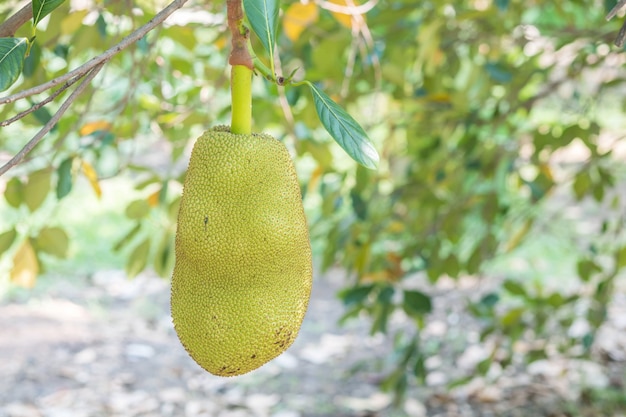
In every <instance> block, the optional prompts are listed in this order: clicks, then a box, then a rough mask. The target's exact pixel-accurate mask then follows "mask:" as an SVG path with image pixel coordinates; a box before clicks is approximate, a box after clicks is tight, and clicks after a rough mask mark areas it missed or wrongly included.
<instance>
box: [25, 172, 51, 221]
mask: <svg viewBox="0 0 626 417" xmlns="http://www.w3.org/2000/svg"><path fill="white" fill-rule="evenodd" d="M51 174H52V171H50V170H49V169H47V168H44V169H40V170H39V171H35V172H33V173H32V174H30V176H29V177H28V182H27V183H26V185H25V186H24V202H25V203H26V205H27V206H28V209H29V210H30V211H35V210H37V209H38V208H39V207H40V206H41V204H42V203H43V202H44V200H45V199H46V197H47V196H48V192H50V177H51Z"/></svg>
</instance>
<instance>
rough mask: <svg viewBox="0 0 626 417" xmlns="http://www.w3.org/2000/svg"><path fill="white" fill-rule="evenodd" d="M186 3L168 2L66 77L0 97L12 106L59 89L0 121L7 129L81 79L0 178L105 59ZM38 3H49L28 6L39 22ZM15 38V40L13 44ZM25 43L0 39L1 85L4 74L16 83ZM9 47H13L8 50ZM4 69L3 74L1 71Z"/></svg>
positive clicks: (180, 0) (179, 0)
mask: <svg viewBox="0 0 626 417" xmlns="http://www.w3.org/2000/svg"><path fill="white" fill-rule="evenodd" d="M186 2H187V0H174V1H172V2H171V3H170V4H169V5H168V6H167V7H166V8H164V9H163V10H161V11H160V12H159V13H158V14H156V15H155V16H154V17H153V18H152V19H150V21H148V22H147V23H146V24H145V25H143V26H141V27H140V28H138V29H137V30H135V31H134V32H132V33H131V34H129V35H128V36H126V37H125V38H124V39H122V40H121V41H120V42H119V43H117V44H116V45H114V46H112V47H111V48H109V49H107V50H106V51H104V52H103V53H102V54H100V55H98V56H96V57H94V58H92V59H91V60H89V61H87V62H86V63H85V64H83V65H81V66H79V67H78V68H76V69H74V70H72V71H70V72H68V73H66V74H63V75H61V76H59V77H57V78H54V79H52V80H50V81H48V82H46V83H43V84H40V85H38V86H35V87H33V88H30V89H28V90H24V91H20V92H18V93H15V94H12V95H8V96H5V97H1V98H0V104H8V103H12V102H15V101H18V100H21V99H24V98H27V97H30V96H33V95H35V94H39V93H42V92H44V91H47V90H50V89H52V88H54V87H57V86H60V87H59V88H58V89H57V90H56V91H54V92H53V93H52V94H51V95H50V96H49V97H47V98H46V99H44V100H42V101H41V102H39V103H36V104H34V105H33V106H31V107H30V108H29V109H27V110H25V111H23V112H21V113H20V114H18V115H16V116H14V117H12V118H10V119H7V120H5V121H3V122H0V126H7V125H9V124H11V123H13V122H15V121H17V120H19V119H21V118H22V117H24V116H26V115H28V114H30V113H32V112H34V111H36V110H37V109H39V108H41V107H43V106H44V105H46V104H48V103H49V102H51V101H53V100H54V99H55V98H57V97H58V96H59V95H61V94H62V93H63V92H64V91H65V90H67V89H68V88H70V87H71V86H72V85H74V84H75V83H77V82H78V81H80V80H81V79H83V82H82V83H81V84H80V85H79V86H78V87H77V88H76V89H75V90H74V91H73V92H72V94H70V96H69V97H68V98H67V99H66V101H65V102H64V103H63V104H62V105H61V107H60V108H59V109H58V110H57V112H56V113H55V114H54V116H53V117H52V118H51V119H50V120H49V121H48V123H46V125H44V126H43V127H42V128H41V130H40V131H39V132H38V133H37V134H36V135H35V136H34V137H33V138H32V139H31V140H30V141H29V142H28V143H27V144H26V145H25V146H24V148H22V150H21V151H19V152H18V153H17V154H16V155H15V156H14V157H13V158H11V159H10V160H9V161H8V162H7V163H5V164H4V165H3V166H1V167H0V176H1V175H3V174H4V173H6V172H7V171H8V170H9V169H11V168H12V167H14V166H15V165H17V164H19V163H20V162H21V161H22V160H23V159H24V158H25V157H26V155H27V154H28V152H30V151H31V150H32V149H33V148H34V147H35V146H36V145H37V143H39V142H40V141H41V139H43V137H44V136H45V135H46V134H47V133H48V132H49V131H50V130H51V129H52V128H53V127H54V126H55V125H56V123H57V122H58V121H59V120H60V118H61V116H63V113H65V111H66V110H67V109H68V108H69V106H70V105H71V104H72V103H73V102H74V101H75V100H76V99H77V98H78V96H79V95H80V93H81V92H83V91H84V89H85V88H86V86H87V84H88V83H89V81H91V80H92V79H93V78H94V77H95V76H96V75H97V74H98V72H99V71H100V69H102V67H103V65H104V64H105V63H106V62H107V61H108V60H110V59H111V58H112V57H113V56H115V55H117V54H118V53H120V52H121V51H123V50H124V49H126V48H128V47H129V46H130V45H132V44H134V43H135V42H137V41H138V40H140V39H141V38H143V37H144V36H145V35H146V34H147V33H148V32H150V31H151V30H153V29H154V28H155V27H157V26H158V25H160V24H161V23H163V22H164V21H165V19H167V18H168V16H170V15H171V14H172V13H173V12H174V11H176V10H178V9H180V8H181V7H182V6H183V5H184V4H185V3H186ZM57 3H58V4H56V7H58V6H59V5H60V2H57ZM41 4H44V5H45V4H50V2H48V3H46V2H45V1H41V0H40V1H34V2H33V3H32V5H31V13H32V16H38V17H39V20H41V18H42V17H43V16H42V15H43V12H41V10H39V12H38V13H35V11H37V10H38V7H39V8H41V7H42V6H41ZM22 10H24V9H22ZM22 10H20V11H19V12H18V13H16V15H14V16H13V17H11V18H9V19H8V20H7V22H9V21H11V20H12V19H13V23H11V24H10V25H6V22H5V24H3V25H0V30H3V28H4V30H8V29H7V28H13V27H14V25H15V24H16V23H15V22H21V20H22V19H23V16H25V15H27V14H24V13H23V12H22ZM45 11H47V12H48V13H50V12H51V11H52V10H48V9H46V10H45ZM18 15H19V16H21V17H20V18H19V19H17V18H15V19H14V17H15V16H18ZM27 20H28V19H27ZM39 20H37V21H36V22H35V17H33V25H34V26H35V25H36V23H38V22H39ZM23 23H24V22H22V24H23ZM15 39H18V41H15ZM26 42H29V41H28V40H25V39H21V40H20V39H19V38H0V58H2V59H0V62H2V65H3V66H2V67H1V68H0V74H2V76H1V77H0V84H2V78H4V77H5V75H6V76H7V78H14V80H13V81H12V82H11V84H12V83H13V82H15V80H17V78H18V77H19V74H20V73H21V71H22V67H23V64H24V59H25V56H26V50H27V48H26ZM22 43H24V47H23V49H22V50H18V51H17V52H14V50H15V45H16V44H19V45H22ZM11 45H13V48H11ZM19 53H22V55H21V56H20V55H19ZM7 56H10V57H11V59H10V60H9V64H5V62H7V61H6V57H7ZM16 60H19V62H18V63H17V64H16V65H17V68H16V67H15V64H14V63H15V62H16ZM4 65H8V66H7V68H4ZM5 70H6V71H7V72H5ZM14 72H15V73H14ZM7 88H8V87H7Z"/></svg>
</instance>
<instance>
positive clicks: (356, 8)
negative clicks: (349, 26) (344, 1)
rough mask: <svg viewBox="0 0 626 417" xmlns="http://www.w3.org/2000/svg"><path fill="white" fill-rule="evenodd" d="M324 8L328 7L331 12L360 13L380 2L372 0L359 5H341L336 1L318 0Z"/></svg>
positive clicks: (367, 10)
mask: <svg viewBox="0 0 626 417" xmlns="http://www.w3.org/2000/svg"><path fill="white" fill-rule="evenodd" d="M317 3H318V5H319V6H321V7H322V9H326V10H328V11H330V12H335V13H341V14H347V15H352V16H354V15H360V14H365V13H367V12H369V11H370V10H372V9H373V8H374V7H376V5H377V4H378V0H370V1H368V2H367V3H364V4H359V5H356V4H354V5H351V6H350V5H349V6H341V5H338V4H335V3H331V2H329V1H318V2H317Z"/></svg>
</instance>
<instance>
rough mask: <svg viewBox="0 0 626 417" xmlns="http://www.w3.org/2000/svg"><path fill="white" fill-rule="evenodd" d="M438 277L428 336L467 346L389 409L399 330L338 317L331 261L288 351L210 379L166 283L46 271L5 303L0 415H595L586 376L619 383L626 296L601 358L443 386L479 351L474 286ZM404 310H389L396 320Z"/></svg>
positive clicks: (337, 276) (338, 278) (0, 332)
mask: <svg viewBox="0 0 626 417" xmlns="http://www.w3.org/2000/svg"><path fill="white" fill-rule="evenodd" d="M440 284H441V287H439V288H438V289H436V290H437V291H435V292H434V293H433V294H434V302H435V311H434V313H433V314H432V316H431V317H430V318H429V321H428V325H427V326H426V328H425V329H424V332H426V334H430V335H432V338H433V340H435V339H437V338H439V339H441V340H444V339H445V340H451V339H450V337H451V335H456V336H454V337H455V338H456V339H458V340H461V341H462V342H464V343H465V345H466V346H467V347H466V348H464V351H463V352H462V354H461V355H460V356H457V357H450V358H448V357H446V356H445V355H444V354H443V353H442V355H440V356H439V357H437V356H435V357H434V358H431V359H429V361H428V362H427V367H428V368H429V370H430V373H429V377H428V378H427V379H426V384H425V385H417V384H412V385H410V387H409V391H408V394H407V397H406V399H405V400H404V401H402V402H401V404H400V406H399V407H398V408H393V407H392V406H391V402H392V399H393V396H392V395H391V394H390V393H386V392H382V391H381V390H380V387H379V383H380V381H381V380H382V379H383V378H384V375H385V372H388V371H389V369H390V368H388V367H387V368H386V366H388V364H390V363H392V360H393V357H392V355H393V353H392V352H393V349H392V341H391V338H385V337H383V336H382V335H374V336H372V335H370V334H369V326H370V324H371V322H370V321H369V319H367V318H366V317H360V318H356V319H354V320H352V321H349V322H348V323H347V324H346V325H344V326H339V325H338V320H339V318H340V317H341V315H342V314H343V313H344V312H345V309H344V307H343V306H342V304H341V301H340V300H339V299H338V298H337V296H336V292H337V290H338V289H339V288H340V287H341V286H342V285H345V277H343V276H342V274H341V273H338V272H336V271H335V272H332V273H330V274H328V275H326V276H324V277H319V278H317V279H316V281H315V285H314V290H313V295H312V299H311V303H310V308H309V311H308V313H307V317H306V319H305V322H304V325H303V327H302V330H301V333H300V335H299V337H298V339H297V340H296V342H295V343H294V345H293V346H292V347H291V348H290V349H289V350H288V351H287V353H285V354H283V355H282V356H280V357H279V358H277V359H276V360H274V361H272V362H270V363H268V364H267V365H265V366H263V367H262V368H260V369H259V370H257V371H254V372H252V373H249V374H247V375H243V376H240V377H235V378H220V377H215V376H212V375H209V374H208V373H206V372H205V371H203V370H202V369H201V368H200V367H199V366H198V365H196V364H195V363H194V362H193V360H191V359H190V358H189V356H188V355H187V353H186V352H185V351H184V349H183V348H182V346H181V345H180V344H179V342H178V339H177V337H176V335H175V333H174V330H173V328H172V324H171V320H170V317H169V283H168V281H167V280H163V279H160V278H157V277H154V276H151V275H150V274H144V275H141V276H139V277H138V278H136V279H134V280H128V279H127V278H126V277H125V275H124V273H123V272H121V271H102V272H99V273H97V274H95V275H93V276H89V277H84V278H75V277H74V278H71V279H70V278H67V277H46V278H45V280H44V281H43V282H40V284H39V285H38V287H37V288H36V289H35V290H33V291H28V292H26V291H17V292H16V291H13V292H12V293H11V294H10V295H9V297H8V298H7V299H5V300H4V301H3V302H2V303H1V304H0V417H39V416H42V417H43V416H45V417H53V416H54V417H57V416H58V417H61V416H68V417H82V416H84V417H92V416H93V417H96V416H98V417H99V416H125V417H132V416H146V417H147V416H185V417H195V416H207V417H208V416H211V417H212V416H215V417H247V416H254V417H262V416H268V417H270V416H271V417H331V416H333V417H342V416H345V417H347V416H355V417H357V416H361V417H365V416H411V417H425V416H430V417H441V416H485V417H487V416H511V417H513V416H553V417H556V416H577V415H601V414H593V413H594V411H593V410H597V408H594V404H587V405H581V404H584V402H581V401H580V394H581V393H583V386H598V387H600V388H607V387H609V388H610V387H615V386H618V387H619V384H623V381H624V366H623V364H624V360H626V338H625V337H624V333H626V320H625V317H626V298H623V299H619V300H617V302H616V304H615V307H614V308H613V309H612V313H611V317H612V319H611V322H612V325H611V326H612V327H610V328H609V329H608V333H607V334H609V335H612V336H610V337H608V339H606V340H609V341H608V342H606V343H605V345H606V346H605V347H604V348H603V349H604V350H602V349H601V350H599V353H598V357H597V360H596V361H582V362H581V361H567V360H564V359H563V360H561V359H559V358H558V357H553V358H551V360H549V361H543V362H541V364H540V365H535V367H534V368H530V367H529V368H523V369H521V370H520V369H512V370H505V371H502V372H500V373H499V374H498V376H497V378H495V377H488V378H477V379H476V380H475V381H472V382H470V383H469V384H468V385H466V386H463V387H460V388H458V389H455V390H449V389H447V388H446V387H445V382H446V381H448V382H449V378H450V375H452V374H454V373H456V372H458V371H460V370H463V369H467V370H471V369H472V367H474V366H475V363H476V362H477V361H479V360H481V359H482V358H483V357H484V354H485V352H484V351H483V350H481V349H483V348H481V345H480V344H479V343H478V341H477V340H476V334H477V333H476V331H475V330H474V329H473V328H472V326H473V324H472V323H468V322H466V321H465V320H464V319H459V315H460V314H463V310H462V305H463V300H464V299H465V298H466V296H467V294H470V295H471V293H472V291H474V290H473V289H472V284H471V282H470V283H469V284H467V283H466V284H467V285H464V284H463V283H460V284H459V283H458V282H455V283H451V282H447V283H446V281H445V280H441V282H440ZM446 285H447V287H446ZM406 320H407V319H406V318H404V317H403V316H402V315H398V316H397V317H396V316H394V317H393V318H392V322H393V323H392V325H393V326H395V327H396V328H401V327H402V326H404V325H406V324H407V321H406ZM442 352H444V350H442ZM602 352H604V353H603V354H602ZM603 355H604V356H603ZM607 355H609V356H611V357H610V358H609V360H608V361H607V360H604V361H603V360H602V358H605V359H606V358H607ZM589 409H590V410H592V411H589ZM590 413H591V414H590ZM619 413H620V411H619V410H614V414H613V415H616V416H617V415H624V414H619Z"/></svg>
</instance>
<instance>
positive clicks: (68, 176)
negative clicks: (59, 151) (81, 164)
mask: <svg viewBox="0 0 626 417" xmlns="http://www.w3.org/2000/svg"><path fill="white" fill-rule="evenodd" d="M73 162H74V158H73V157H69V158H67V159H65V160H64V161H63V162H61V165H59V168H57V176H58V177H59V178H58V180H57V198H58V199H59V200H60V199H62V198H63V197H65V196H66V195H68V194H69V193H70V191H72V181H73V178H72V163H73Z"/></svg>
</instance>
